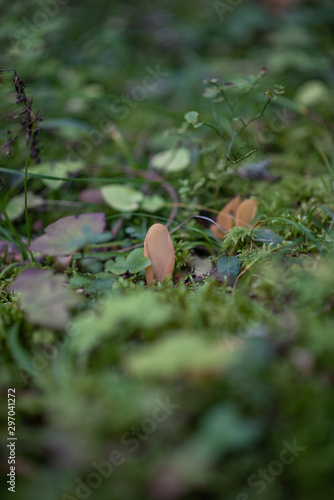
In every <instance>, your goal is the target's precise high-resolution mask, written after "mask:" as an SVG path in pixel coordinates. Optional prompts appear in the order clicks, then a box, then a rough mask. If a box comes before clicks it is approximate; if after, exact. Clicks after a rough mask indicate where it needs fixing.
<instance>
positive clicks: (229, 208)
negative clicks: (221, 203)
mask: <svg viewBox="0 0 334 500" xmlns="http://www.w3.org/2000/svg"><path fill="white" fill-rule="evenodd" d="M257 206H258V202H257V201H255V200H245V201H243V202H241V198H240V196H236V197H235V198H233V200H231V201H230V202H229V203H228V204H227V205H225V207H223V209H222V210H221V211H220V212H219V214H218V217H217V224H219V226H221V227H222V228H223V229H224V230H225V231H223V230H222V229H220V228H219V227H218V226H216V225H215V224H211V226H210V229H211V231H212V232H213V234H214V235H215V236H216V237H217V238H219V239H221V240H222V239H224V238H225V236H226V234H227V232H228V231H229V230H230V229H232V228H233V227H234V226H242V227H247V226H249V224H250V222H251V221H252V220H253V219H254V217H255V215H256V212H257Z"/></svg>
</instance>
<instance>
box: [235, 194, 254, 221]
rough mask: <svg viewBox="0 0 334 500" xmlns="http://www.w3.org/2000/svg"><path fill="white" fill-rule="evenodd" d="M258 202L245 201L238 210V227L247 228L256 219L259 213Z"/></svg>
mask: <svg viewBox="0 0 334 500" xmlns="http://www.w3.org/2000/svg"><path fill="white" fill-rule="evenodd" d="M257 206H258V202H257V201H255V200H245V201H243V202H242V203H241V205H240V206H239V208H238V210H237V215H236V225H237V226H243V227H247V226H249V224H250V222H252V220H253V219H254V217H255V215H256V212H257Z"/></svg>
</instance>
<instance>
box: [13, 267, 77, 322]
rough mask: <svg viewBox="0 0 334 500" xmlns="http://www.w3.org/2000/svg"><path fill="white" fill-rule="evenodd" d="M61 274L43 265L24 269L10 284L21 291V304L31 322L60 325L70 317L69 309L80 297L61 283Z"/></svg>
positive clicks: (63, 278) (15, 289) (16, 290)
mask: <svg viewBox="0 0 334 500" xmlns="http://www.w3.org/2000/svg"><path fill="white" fill-rule="evenodd" d="M64 285H65V277H64V276H62V275H60V274H58V275H52V274H51V273H50V272H49V271H47V270H43V269H26V270H25V271H23V272H22V273H21V274H19V276H17V277H16V278H15V280H14V281H13V282H12V284H11V285H10V287H9V289H10V291H12V292H19V293H20V294H21V307H22V309H23V310H24V311H25V313H26V314H27V317H28V320H29V321H31V323H33V324H36V325H39V326H44V327H47V328H55V329H61V328H64V327H65V325H66V323H67V322H68V320H69V318H70V314H69V309H70V308H72V307H74V306H76V305H77V304H78V303H79V302H80V300H81V299H80V297H79V296H78V295H77V294H75V292H73V291H72V290H70V289H69V288H66V287H65V286H64Z"/></svg>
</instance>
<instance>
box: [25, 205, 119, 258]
mask: <svg viewBox="0 0 334 500" xmlns="http://www.w3.org/2000/svg"><path fill="white" fill-rule="evenodd" d="M105 224H106V221H105V214H104V213H102V212H97V213H91V214H81V215H78V216H75V215H70V216H69V217H63V218H62V219H59V220H57V221H56V222H53V223H52V224H50V225H49V226H47V227H46V228H45V230H44V231H45V234H43V236H39V237H38V238H36V239H35V240H34V241H32V243H31V245H30V250H32V251H33V252H39V253H42V254H45V255H71V254H73V253H75V252H76V251H77V250H79V248H83V247H84V246H85V245H88V244H93V243H101V242H104V241H109V240H110V238H111V235H110V233H104V232H103V231H104V228H105Z"/></svg>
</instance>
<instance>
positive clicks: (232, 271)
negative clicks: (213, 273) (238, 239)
mask: <svg viewBox="0 0 334 500" xmlns="http://www.w3.org/2000/svg"><path fill="white" fill-rule="evenodd" d="M240 264H241V262H240V259H239V258H238V257H233V256H232V257H221V258H220V259H219V260H218V262H217V268H218V273H219V276H220V277H221V278H222V279H225V278H226V279H227V283H228V284H229V285H231V284H233V283H234V281H235V280H236V279H237V276H238V274H239V270H240Z"/></svg>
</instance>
